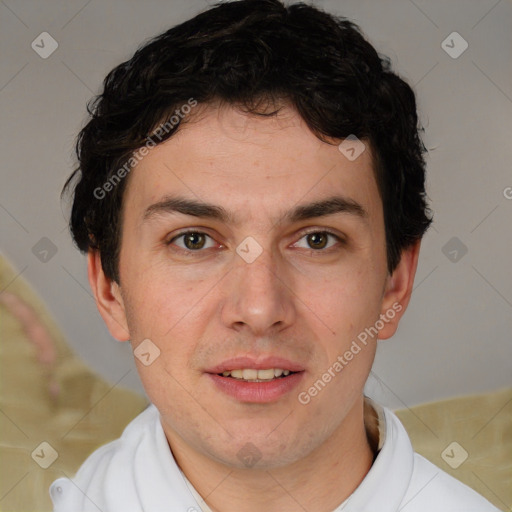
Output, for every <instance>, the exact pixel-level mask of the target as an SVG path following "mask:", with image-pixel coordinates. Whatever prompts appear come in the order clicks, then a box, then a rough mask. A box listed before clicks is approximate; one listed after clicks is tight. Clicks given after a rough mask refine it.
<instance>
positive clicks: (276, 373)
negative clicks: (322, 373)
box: [217, 368, 297, 382]
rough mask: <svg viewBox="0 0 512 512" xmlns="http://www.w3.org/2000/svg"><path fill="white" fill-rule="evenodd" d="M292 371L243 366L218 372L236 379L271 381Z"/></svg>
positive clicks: (220, 375)
mask: <svg viewBox="0 0 512 512" xmlns="http://www.w3.org/2000/svg"><path fill="white" fill-rule="evenodd" d="M293 373H297V372H292V371H290V370H283V369H282V368H268V369H265V370H257V369H255V368H243V369H238V370H227V371H224V372H222V373H218V374H217V375H218V376H219V377H229V378H232V379H236V380H241V381H245V382H271V381H273V380H276V379H283V378H285V377H288V375H291V374H293Z"/></svg>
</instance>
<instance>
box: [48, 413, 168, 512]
mask: <svg viewBox="0 0 512 512" xmlns="http://www.w3.org/2000/svg"><path fill="white" fill-rule="evenodd" d="M158 421H159V415H158V411H157V409H156V408H155V406H153V405H150V406H149V407H148V408H147V409H145V410H144V411H143V412H142V413H141V414H139V415H138V416H137V417H136V418H135V419H134V420H133V421H132V422H131V423H129V424H128V426H127V427H126V428H125V430H124V431H123V434H122V435H121V437H120V438H119V439H116V440H115V441H112V442H110V443H107V444H105V445H104V446H102V447H100V448H98V449H97V450H96V451H94V452H93V453H92V454H91V455H89V457H88V458H87V459H86V460H85V462H84V463H83V464H82V466H81V467H80V468H79V470H78V472H77V473H76V475H75V476H74V477H73V478H72V479H70V478H59V479H58V480H56V481H55V482H53V483H52V485H51V487H50V496H51V498H52V501H53V503H54V507H55V508H54V510H55V511H60V510H68V507H70V506H72V507H73V508H74V509H75V510H88V507H89V506H90V503H88V502H90V501H91V500H90V498H92V499H93V501H94V500H98V502H100V503H101V502H102V495H103V494H104V489H105V487H106V486H107V483H108V482H109V481H111V480H113V475H115V480H117V483H119V482H120V481H122V480H123V477H125V478H126V481H128V480H129V478H130V475H129V474H128V473H129V472H130V468H131V466H132V464H133V460H134V459H135V458H137V452H138V451H139V447H140V446H142V445H147V444H152V443H151V438H152V437H153V435H154V432H155V430H156V425H157V424H158ZM148 441H149V443H148ZM125 473H126V474H125ZM111 483H112V484H115V482H111ZM82 502H83V503H82ZM98 505H99V503H98Z"/></svg>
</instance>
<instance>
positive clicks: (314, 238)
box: [294, 231, 343, 251]
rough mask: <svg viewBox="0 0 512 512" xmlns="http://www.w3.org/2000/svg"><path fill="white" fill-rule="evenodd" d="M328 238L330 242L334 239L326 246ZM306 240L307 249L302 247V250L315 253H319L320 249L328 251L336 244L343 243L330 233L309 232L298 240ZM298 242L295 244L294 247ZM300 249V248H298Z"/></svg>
mask: <svg viewBox="0 0 512 512" xmlns="http://www.w3.org/2000/svg"><path fill="white" fill-rule="evenodd" d="M329 238H330V239H331V240H333V239H334V243H332V244H331V245H328V242H329ZM303 239H305V240H306V244H308V246H307V247H304V246H302V247H303V248H304V249H313V250H315V251H320V250H322V249H326V248H327V249H330V248H331V247H333V245H335V243H336V242H341V243H343V239H342V238H340V237H339V236H337V235H335V234H334V233H331V232H330V231H311V232H310V233H307V234H306V235H304V236H303V237H302V238H301V239H300V240H303ZM298 243H299V242H296V243H295V244H294V246H296V245H297V244H298ZM299 247H300V246H299Z"/></svg>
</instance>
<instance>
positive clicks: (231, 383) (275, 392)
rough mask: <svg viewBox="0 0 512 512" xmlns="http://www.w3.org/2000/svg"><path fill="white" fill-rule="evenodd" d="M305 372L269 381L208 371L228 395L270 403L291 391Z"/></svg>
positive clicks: (239, 398)
mask: <svg viewBox="0 0 512 512" xmlns="http://www.w3.org/2000/svg"><path fill="white" fill-rule="evenodd" d="M303 374H304V372H297V373H292V374H290V375H288V376H287V377H282V378H279V379H274V380H271V381H269V382H247V381H243V380H237V379H234V378H232V377H223V376H222V375H216V374H213V373H208V374H207V375H208V376H209V377H210V378H211V379H212V380H213V382H214V383H215V385H216V386H217V387H218V388H219V389H220V390H221V391H223V392H224V393H226V394H227V395H229V396H231V397H233V398H235V399H236V400H238V401H239V402H249V403H268V402H275V401H276V400H279V399H280V398H281V397H283V396H284V395H286V394H287V393H290V392H291V391H292V390H293V389H294V388H296V387H297V386H298V385H299V383H300V381H301V380H302V377H303Z"/></svg>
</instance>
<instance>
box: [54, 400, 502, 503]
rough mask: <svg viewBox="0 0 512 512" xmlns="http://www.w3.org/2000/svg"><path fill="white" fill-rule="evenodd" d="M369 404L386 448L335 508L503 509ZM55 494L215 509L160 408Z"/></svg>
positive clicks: (57, 498)
mask: <svg viewBox="0 0 512 512" xmlns="http://www.w3.org/2000/svg"><path fill="white" fill-rule="evenodd" d="M371 405H372V407H373V408H374V409H375V410H376V411H377V413H378V416H379V435H380V439H379V447H380V451H379V453H378V455H377V458H376V459H375V462H374V463H373V465H372V467H371V469H370V471H369V472H368V474H367V475H366V477H365V478H364V479H363V481H362V482H361V484H360V485H359V486H358V487H357V489H356V490H355V491H354V492H353V493H352V494H351V495H350V496H349V497H348V498H347V499H346V500H345V501H344V502H343V503H341V504H340V505H339V506H338V507H337V508H336V509H335V510H334V511H333V512H398V511H400V512H499V510H498V509H497V508H496V507H494V506H493V505H492V504H491V503H489V502H488V501H487V500H486V499H484V498H483V497H482V496H480V495H479V494H477V493H476V492H475V491H473V490H472V489H470V488H469V487H468V486H466V485H464V484H462V483H461V482H459V481H458V480H456V479H454V478H453V477H451V476H450V475H448V474H447V473H445V472H444V471H442V470H441V469H439V468H438V467H437V466H434V465H433V464H432V463H430V462H429V461H427V460H426V459H425V458H424V457H422V456H421V455H418V454H417V453H414V451H413V449H412V446H411V443H410V440H409V436H408V435H407V432H406V431H405V429H404V427H403V426H402V424H401V423H400V420H399V419H398V418H397V417H396V415H394V414H393V413H392V412H391V411H390V410H389V409H387V408H382V407H380V406H379V405H377V404H375V402H371ZM50 496H51V498H52V501H53V505H54V512H169V511H183V512H201V511H202V512H210V509H209V508H208V507H207V505H206V504H205V503H204V501H203V500H202V499H201V496H200V495H199V494H198V493H197V491H196V490H195V489H194V488H193V486H192V484H191V483H190V482H189V481H188V479H186V478H185V475H184V474H183V473H182V472H181V470H180V468H179V467H178V465H177V464H176V461H175V460H174V457H173V455H172V452H171V450H170V449H169V445H168V444H167V439H166V437H165V433H164V431H163V428H162V425H161V423H160V416H159V413H158V410H157V409H156V407H155V406H154V405H150V406H149V407H148V408H147V409H146V410H145V411H144V412H142V413H141V414H140V415H139V416H137V417H136V418H135V419H134V420H133V421H132V422H131V423H130V424H129V425H128V426H127V427H126V429H125V430H124V432H123V434H122V436H121V437H120V438H119V439H117V440H115V441H112V442H111V443H108V444H106V445H105V446H102V447H101V448H99V449H98V450H96V451H95V452H94V453H93V454H92V455H90V456H89V457H88V458H87V460H86V461H85V462H84V464H83V465H82V466H81V468H80V469H79V470H78V473H77V474H76V476H75V477H74V478H72V479H68V478H59V479H58V480H56V481H55V482H53V484H52V485H51V487H50Z"/></svg>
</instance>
